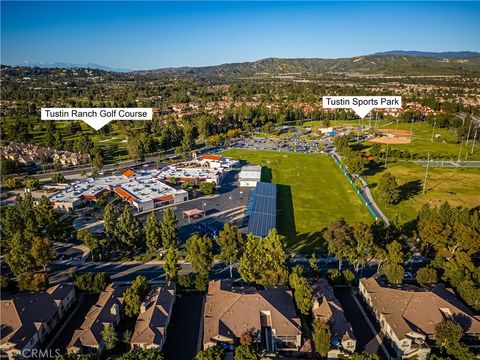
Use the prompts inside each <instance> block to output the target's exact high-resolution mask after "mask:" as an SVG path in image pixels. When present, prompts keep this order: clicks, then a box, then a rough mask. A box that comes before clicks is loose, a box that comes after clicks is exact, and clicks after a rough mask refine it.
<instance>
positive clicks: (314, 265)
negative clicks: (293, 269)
mask: <svg viewBox="0 0 480 360" xmlns="http://www.w3.org/2000/svg"><path fill="white" fill-rule="evenodd" d="M308 265H309V266H310V271H311V272H312V276H314V277H317V276H318V274H319V272H320V268H319V267H318V259H317V255H315V253H313V254H312V256H311V257H310V259H308Z"/></svg>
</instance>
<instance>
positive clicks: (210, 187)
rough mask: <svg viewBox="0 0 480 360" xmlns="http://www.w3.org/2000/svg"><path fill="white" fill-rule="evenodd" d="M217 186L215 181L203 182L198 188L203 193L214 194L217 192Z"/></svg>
mask: <svg viewBox="0 0 480 360" xmlns="http://www.w3.org/2000/svg"><path fill="white" fill-rule="evenodd" d="M215 187H216V185H215V184H214V183H208V182H202V183H201V184H200V186H199V187H198V190H200V192H201V193H202V194H203V195H212V194H213V193H215Z"/></svg>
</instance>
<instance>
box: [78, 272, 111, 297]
mask: <svg viewBox="0 0 480 360" xmlns="http://www.w3.org/2000/svg"><path fill="white" fill-rule="evenodd" d="M110 282H111V280H110V277H109V276H108V275H107V274H106V273H104V272H100V273H97V274H94V273H91V272H89V273H86V274H83V275H79V276H77V278H76V279H75V285H76V287H77V288H78V289H79V290H81V291H86V292H93V293H99V292H102V291H104V290H105V288H106V287H107V285H108V284H109V283H110Z"/></svg>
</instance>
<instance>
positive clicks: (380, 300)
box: [359, 277, 480, 359]
mask: <svg viewBox="0 0 480 360" xmlns="http://www.w3.org/2000/svg"><path fill="white" fill-rule="evenodd" d="M359 290H360V294H361V295H362V296H363V297H364V299H365V301H366V302H367V304H368V305H369V306H370V308H371V310H372V312H373V313H374V315H375V317H376V318H377V320H378V322H379V323H380V327H381V329H382V332H383V333H384V334H385V335H386V336H387V337H388V338H390V339H391V340H392V347H393V349H394V350H395V351H396V353H397V357H398V358H410V357H413V356H416V357H417V359H427V358H428V356H429V354H430V347H429V346H428V343H431V344H433V343H434V339H435V325H437V324H438V323H440V322H442V321H443V320H446V319H452V320H454V321H455V322H457V323H458V324H460V325H461V326H462V328H463V330H464V332H465V338H466V339H467V340H468V341H467V343H476V344H478V343H479V342H480V318H479V316H478V315H476V314H474V313H473V311H472V310H471V309H470V308H469V307H468V306H466V305H465V304H464V303H463V302H462V301H461V300H460V299H459V298H458V297H457V296H456V295H455V293H454V292H453V291H452V290H450V289H446V288H445V286H444V285H442V284H439V285H436V286H435V287H434V288H432V289H421V288H417V287H414V286H402V287H400V288H393V287H388V286H386V285H385V284H383V283H381V282H380V281H379V280H378V279H375V278H373V277H372V278H368V279H365V278H364V279H360V284H359Z"/></svg>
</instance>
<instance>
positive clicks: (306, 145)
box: [230, 136, 329, 154]
mask: <svg viewBox="0 0 480 360" xmlns="http://www.w3.org/2000/svg"><path fill="white" fill-rule="evenodd" d="M328 142H329V139H322V140H303V139H300V138H299V137H298V136H293V137H291V138H262V137H253V138H243V139H239V140H237V141H235V142H234V143H232V144H230V147H232V148H240V149H251V150H269V151H285V152H300V153H312V154H314V153H320V152H321V151H323V148H324V144H326V143H328Z"/></svg>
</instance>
